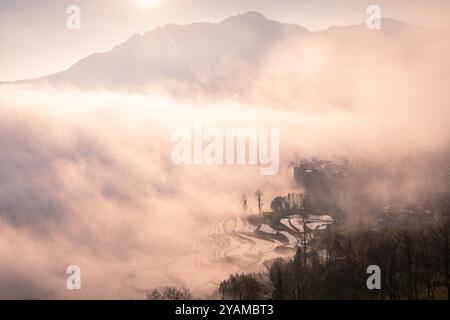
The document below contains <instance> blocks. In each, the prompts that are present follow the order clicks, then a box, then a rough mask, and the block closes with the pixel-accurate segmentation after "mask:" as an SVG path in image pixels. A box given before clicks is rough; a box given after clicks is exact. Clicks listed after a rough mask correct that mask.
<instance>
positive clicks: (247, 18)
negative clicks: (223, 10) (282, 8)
mask: <svg viewBox="0 0 450 320" xmlns="http://www.w3.org/2000/svg"><path fill="white" fill-rule="evenodd" d="M259 21H264V22H267V21H269V20H268V19H267V18H266V17H265V16H264V15H263V14H262V13H260V12H257V11H248V12H245V13H242V14H238V15H235V16H231V17H228V18H226V19H225V20H224V22H249V23H254V22H259Z"/></svg>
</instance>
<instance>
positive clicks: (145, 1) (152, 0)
mask: <svg viewBox="0 0 450 320" xmlns="http://www.w3.org/2000/svg"><path fill="white" fill-rule="evenodd" d="M137 2H138V3H140V4H141V5H144V6H146V7H150V6H152V5H154V4H156V2H158V0H137Z"/></svg>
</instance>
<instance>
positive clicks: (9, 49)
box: [0, 0, 450, 81]
mask: <svg viewBox="0 0 450 320" xmlns="http://www.w3.org/2000/svg"><path fill="white" fill-rule="evenodd" d="M70 4H76V5H79V6H80V8H81V23H82V24H81V30H78V31H73V30H72V31H71V30H69V29H67V27H66V20H67V17H68V15H67V13H66V9H67V7H68V6H69V5H70ZM370 4H377V5H379V6H380V7H381V9H382V13H383V16H388V17H394V18H397V19H400V20H403V21H406V22H409V23H412V24H422V25H432V26H438V27H445V28H448V27H449V25H450V23H449V22H448V21H449V18H450V1H448V0H429V1H424V0H358V1H354V0H334V1H333V0H15V1H5V0H0V80H3V81H7V80H17V79H24V78H30V77H38V76H42V75H46V74H50V73H54V72H57V71H61V70H63V69H66V68H68V67H69V66H71V65H72V64H73V63H74V62H76V61H77V60H79V59H80V58H82V57H84V56H86V55H88V54H90V53H93V52H96V51H107V50H110V49H111V48H112V47H113V46H114V45H116V44H118V43H120V42H122V41H124V40H125V39H127V38H128V37H129V36H130V35H131V34H134V33H143V32H146V31H149V30H151V29H153V28H155V27H157V26H159V25H164V24H168V23H179V24H185V23H191V22H198V21H210V22H218V21H221V20H222V19H224V18H226V17H227V16H230V15H235V14H238V13H243V12H246V11H249V10H254V11H259V12H261V13H263V14H264V15H265V16H266V17H268V18H271V19H276V20H279V21H281V22H291V23H297V24H300V25H303V26H305V27H307V28H309V29H310V30H318V29H322V28H326V27H329V26H331V25H346V24H356V23H361V22H364V21H365V20H366V18H367V14H366V9H367V7H368V5H370Z"/></svg>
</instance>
